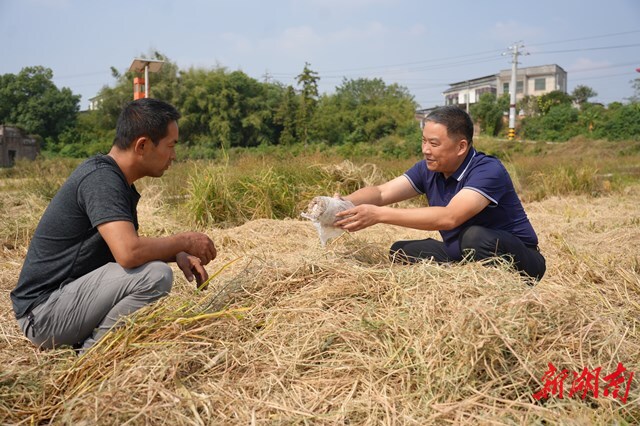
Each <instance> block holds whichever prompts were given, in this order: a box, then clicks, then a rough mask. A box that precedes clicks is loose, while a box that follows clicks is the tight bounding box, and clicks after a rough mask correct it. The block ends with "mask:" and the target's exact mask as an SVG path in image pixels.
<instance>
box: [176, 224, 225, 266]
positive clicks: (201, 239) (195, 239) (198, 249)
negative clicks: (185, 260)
mask: <svg viewBox="0 0 640 426" xmlns="http://www.w3.org/2000/svg"><path fill="white" fill-rule="evenodd" d="M182 237H183V238H184V239H185V242H186V245H185V248H184V250H183V251H186V252H187V253H189V254H191V255H192V256H196V257H197V258H198V259H200V262H202V264H203V265H206V264H208V263H209V262H211V261H212V260H213V259H215V258H216V255H217V252H216V247H215V245H214V244H213V241H212V240H211V238H209V237H208V236H207V235H205V234H202V233H200V232H184V233H182Z"/></svg>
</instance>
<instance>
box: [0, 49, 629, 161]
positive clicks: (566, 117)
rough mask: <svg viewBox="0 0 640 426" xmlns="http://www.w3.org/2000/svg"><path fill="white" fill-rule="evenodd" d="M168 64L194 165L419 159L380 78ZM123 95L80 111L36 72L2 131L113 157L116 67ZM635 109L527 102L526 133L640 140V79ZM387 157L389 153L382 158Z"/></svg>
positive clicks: (14, 93)
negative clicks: (311, 149) (282, 151)
mask: <svg viewBox="0 0 640 426" xmlns="http://www.w3.org/2000/svg"><path fill="white" fill-rule="evenodd" d="M150 56H151V59H155V60H163V61H165V64H164V66H163V67H162V69H161V70H160V72H158V73H152V74H150V75H149V77H150V82H149V83H150V87H151V96H153V97H155V98H159V99H163V100H165V101H167V102H170V103H171V104H173V105H175V106H176V108H177V109H178V110H179V111H180V112H181V114H182V119H181V120H180V139H181V144H182V145H184V146H186V147H188V150H185V151H184V152H187V153H188V154H187V155H188V156H191V157H195V158H199V157H200V158H204V157H212V156H215V153H216V152H218V151H219V150H220V149H221V148H224V149H229V148H236V147H238V148H242V147H257V146H269V145H283V146H293V145H303V146H307V145H322V146H340V147H347V150H346V151H345V152H348V147H353V146H360V147H363V146H364V147H369V146H371V145H376V146H378V147H379V148H381V150H382V151H384V152H386V153H389V154H391V155H395V156H399V155H402V154H403V153H404V154H407V153H411V154H415V153H419V151H418V149H419V143H417V142H416V141H419V138H420V130H419V127H418V125H417V122H416V120H415V110H416V108H417V107H418V105H417V103H416V102H415V100H414V97H413V96H412V95H411V93H409V91H408V90H407V89H406V88H405V87H403V86H400V85H398V84H386V83H385V82H384V81H383V80H382V79H379V78H358V79H346V78H345V79H343V81H342V83H341V84H340V85H338V86H337V87H336V88H335V91H334V92H333V93H331V94H322V95H321V94H319V92H318V81H319V80H320V78H321V77H320V76H319V75H318V73H317V72H315V71H313V70H312V69H311V65H310V64H308V63H305V65H304V67H303V69H302V71H301V73H300V74H299V75H298V76H297V78H296V85H295V86H293V85H284V84H282V83H278V82H270V81H259V80H257V79H254V78H252V77H250V76H248V75H247V74H245V73H244V72H242V71H238V70H236V71H229V70H227V69H226V68H224V67H215V68H212V69H203V68H193V67H192V68H189V69H185V70H181V69H179V68H178V66H177V65H176V64H175V63H173V62H172V61H170V60H169V59H168V58H166V57H165V56H164V55H162V54H161V53H158V52H154V53H153V54H152V55H150ZM111 70H112V75H113V77H114V79H115V84H113V86H105V87H103V88H102V89H101V90H100V91H99V93H98V96H97V98H98V99H99V103H98V105H99V106H98V108H97V110H93V111H83V112H80V111H79V102H80V96H79V95H74V94H73V93H72V92H71V90H69V89H68V88H62V89H58V88H57V87H56V86H55V84H54V83H53V82H52V77H53V73H52V71H51V70H50V69H48V68H45V67H42V66H36V67H26V68H24V69H23V70H22V71H20V73H18V74H17V75H14V74H5V75H0V123H2V124H5V125H15V126H18V127H21V128H22V129H24V130H25V131H26V132H28V133H31V134H36V135H39V136H40V137H41V138H42V144H43V147H44V150H45V151H47V152H50V153H54V154H59V155H62V156H69V157H86V156H88V155H91V154H94V153H96V152H107V151H108V150H109V148H110V146H111V143H112V140H113V137H114V132H115V124H116V120H117V117H118V114H119V112H120V110H121V108H122V106H123V105H124V104H125V103H126V102H129V101H130V100H131V99H132V82H133V77H134V74H133V73H131V72H126V73H123V74H121V73H119V72H118V71H117V70H116V69H115V68H113V67H112V69H111ZM633 89H634V91H635V94H634V95H633V96H632V97H630V98H629V99H628V101H629V102H628V103H626V104H622V103H620V102H614V103H612V104H610V105H608V106H606V107H605V106H603V105H599V104H592V103H589V101H588V100H589V98H591V97H594V96H596V94H595V92H593V91H592V90H591V89H590V88H588V87H586V86H578V87H577V88H576V90H574V92H573V93H572V94H571V95H568V94H565V93H562V92H551V93H548V94H546V95H543V96H540V97H525V98H524V99H523V100H522V101H520V102H519V104H518V110H520V111H523V112H524V113H525V116H524V118H522V119H521V120H519V124H518V134H519V135H520V137H524V138H526V139H530V140H551V141H563V140H567V139H569V138H571V137H574V136H577V135H584V136H587V137H589V138H599V139H611V140H617V139H635V140H637V139H639V138H640V79H636V80H635V81H634V82H633ZM508 103H509V100H508V97H502V98H496V96H495V95H492V94H484V95H483V96H481V98H480V100H479V102H478V103H476V104H474V105H472V106H471V111H470V113H471V115H472V117H473V118H474V120H475V121H476V123H477V124H478V125H479V126H480V128H481V130H482V133H484V134H488V135H492V136H501V135H504V133H505V132H506V129H505V125H504V124H505V119H504V117H505V115H504V114H505V111H508ZM378 151H380V150H378Z"/></svg>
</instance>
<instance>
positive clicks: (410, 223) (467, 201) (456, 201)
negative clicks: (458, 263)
mask: <svg viewBox="0 0 640 426" xmlns="http://www.w3.org/2000/svg"><path fill="white" fill-rule="evenodd" d="M488 205H489V200H488V199H487V198H485V197H484V196H483V195H481V194H480V193H478V192H476V191H474V190H471V189H463V190H461V191H460V192H459V193H458V194H456V196H455V197H453V199H452V200H451V202H449V204H448V205H447V206H446V207H421V208H413V209H397V208H392V207H380V206H375V205H371V204H362V205H358V206H356V207H354V208H352V209H349V210H345V211H343V212H340V213H338V214H337V215H336V216H339V217H342V218H343V219H341V220H339V221H337V222H336V226H339V227H341V228H342V229H345V230H347V231H352V232H353V231H359V230H361V229H365V228H368V227H369V226H371V225H375V224H376V223H387V224H390V225H399V226H404V227H407V228H414V229H423V230H427V231H444V230H449V229H453V228H455V227H457V226H460V225H462V224H463V223H464V222H466V221H467V220H469V219H471V218H472V217H473V216H475V215H477V214H478V213H480V212H481V211H482V210H483V209H484V208H485V207H487V206H488Z"/></svg>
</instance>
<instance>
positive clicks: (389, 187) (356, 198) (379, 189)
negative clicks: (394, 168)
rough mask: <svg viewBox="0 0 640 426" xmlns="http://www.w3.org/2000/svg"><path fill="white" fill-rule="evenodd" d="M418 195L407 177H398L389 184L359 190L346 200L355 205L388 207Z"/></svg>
mask: <svg viewBox="0 0 640 426" xmlns="http://www.w3.org/2000/svg"><path fill="white" fill-rule="evenodd" d="M416 195H418V192H416V190H415V189H413V186H412V185H411V183H410V182H409V179H407V178H406V177H405V176H398V177H397V178H395V179H393V180H390V181H389V182H387V183H383V184H382V185H378V186H367V187H365V188H362V189H359V190H357V191H355V192H353V193H352V194H350V195H347V196H346V197H343V199H345V200H349V201H351V202H352V203H353V204H355V205H356V206H357V205H360V204H373V205H376V206H386V205H388V204H393V203H397V202H400V201H404V200H408V199H409V198H413V197H415V196H416Z"/></svg>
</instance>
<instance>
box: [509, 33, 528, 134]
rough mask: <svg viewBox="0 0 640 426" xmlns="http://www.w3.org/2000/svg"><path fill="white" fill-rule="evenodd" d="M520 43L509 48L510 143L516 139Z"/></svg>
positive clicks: (521, 46)
mask: <svg viewBox="0 0 640 426" xmlns="http://www.w3.org/2000/svg"><path fill="white" fill-rule="evenodd" d="M523 47H524V45H523V44H522V42H516V43H515V44H514V45H513V46H509V50H511V55H512V57H513V58H512V60H511V83H510V84H509V93H510V95H511V100H510V102H509V136H508V138H509V140H510V141H512V140H514V139H515V138H516V87H517V84H518V83H517V74H518V56H519V55H522V52H519V51H518V48H523Z"/></svg>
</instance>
